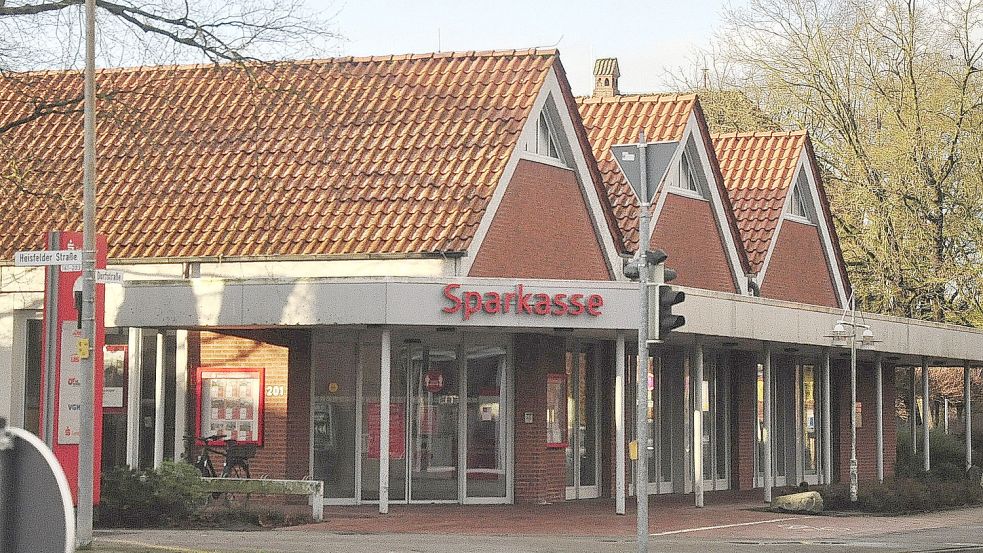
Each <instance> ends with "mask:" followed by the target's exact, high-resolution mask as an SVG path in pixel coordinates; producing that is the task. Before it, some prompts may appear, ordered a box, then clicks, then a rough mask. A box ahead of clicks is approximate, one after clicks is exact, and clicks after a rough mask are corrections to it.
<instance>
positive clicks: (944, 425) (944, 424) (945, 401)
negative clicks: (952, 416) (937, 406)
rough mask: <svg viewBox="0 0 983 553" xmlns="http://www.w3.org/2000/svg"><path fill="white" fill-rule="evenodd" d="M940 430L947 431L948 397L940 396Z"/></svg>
mask: <svg viewBox="0 0 983 553" xmlns="http://www.w3.org/2000/svg"><path fill="white" fill-rule="evenodd" d="M942 431H943V432H945V433H946V434H948V433H949V398H947V397H944V398H942Z"/></svg>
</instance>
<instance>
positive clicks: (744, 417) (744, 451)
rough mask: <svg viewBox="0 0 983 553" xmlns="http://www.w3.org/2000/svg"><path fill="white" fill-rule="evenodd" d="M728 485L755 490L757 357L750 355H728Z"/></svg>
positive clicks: (739, 352)
mask: <svg viewBox="0 0 983 553" xmlns="http://www.w3.org/2000/svg"><path fill="white" fill-rule="evenodd" d="M730 358H731V383H732V384H731V386H732V388H731V390H732V393H731V419H730V420H731V424H730V433H731V434H730V438H731V456H730V458H731V469H730V471H731V475H732V478H731V485H732V487H733V488H736V489H739V490H750V489H751V488H753V487H754V450H755V448H757V446H758V444H757V437H756V436H755V420H756V417H757V413H756V411H757V407H758V389H757V388H758V386H757V382H758V357H757V355H756V354H755V353H753V352H747V351H734V352H732V353H731V357H730Z"/></svg>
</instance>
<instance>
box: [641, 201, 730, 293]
mask: <svg viewBox="0 0 983 553" xmlns="http://www.w3.org/2000/svg"><path fill="white" fill-rule="evenodd" d="M652 247H653V248H660V249H662V250H664V251H665V252H666V253H668V254H669V260H668V261H667V262H666V264H667V265H668V266H669V267H672V268H673V269H675V270H676V273H677V275H678V277H677V279H676V281H675V282H674V284H679V285H681V286H692V287H694V288H703V289H705V290H718V291H721V292H736V291H738V289H737V285H736V284H735V282H734V271H733V269H732V268H731V264H730V261H729V258H728V256H727V251H726V250H725V249H724V242H723V240H722V239H721V235H720V227H719V226H718V225H717V219H716V217H715V216H714V212H713V205H712V204H711V203H710V202H709V201H706V200H700V199H697V198H688V197H685V196H680V195H679V194H668V195H667V197H666V201H665V204H663V206H662V211H661V212H660V213H659V219H658V220H657V221H656V223H655V229H654V230H653V231H652Z"/></svg>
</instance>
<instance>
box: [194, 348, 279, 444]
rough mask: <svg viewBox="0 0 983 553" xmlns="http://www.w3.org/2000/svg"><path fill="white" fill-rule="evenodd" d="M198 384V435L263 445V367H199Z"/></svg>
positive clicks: (197, 373)
mask: <svg viewBox="0 0 983 553" xmlns="http://www.w3.org/2000/svg"><path fill="white" fill-rule="evenodd" d="M195 388H196V404H197V407H198V409H197V413H196V416H195V433H196V434H197V436H212V435H220V436H223V440H219V441H218V442H219V443H221V442H222V441H224V440H236V441H237V442H239V443H240V444H255V445H257V446H262V445H263V410H264V405H263V390H264V370H263V369H261V368H259V369H242V368H213V367H199V368H198V370H197V371H196V387H195ZM198 445H202V443H201V441H200V440H198Z"/></svg>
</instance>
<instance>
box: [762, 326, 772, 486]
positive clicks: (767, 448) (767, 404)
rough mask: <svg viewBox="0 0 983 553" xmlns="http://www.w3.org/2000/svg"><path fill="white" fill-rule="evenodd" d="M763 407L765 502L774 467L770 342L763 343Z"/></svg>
mask: <svg viewBox="0 0 983 553" xmlns="http://www.w3.org/2000/svg"><path fill="white" fill-rule="evenodd" d="M763 361H764V363H763V365H764V370H763V372H764V386H765V390H764V392H765V393H764V395H765V401H764V409H765V431H764V434H763V436H762V446H763V447H762V449H763V450H764V459H763V460H762V462H763V465H764V466H763V467H762V468H763V469H764V475H765V502H766V503H771V486H772V482H773V481H774V479H773V478H772V472H773V470H774V467H772V463H771V344H769V343H768V342H765V344H764V360H763Z"/></svg>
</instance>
